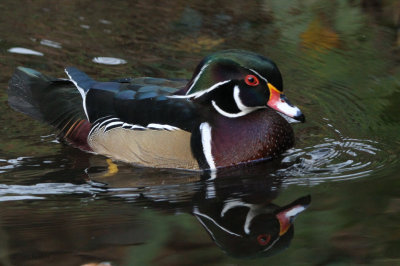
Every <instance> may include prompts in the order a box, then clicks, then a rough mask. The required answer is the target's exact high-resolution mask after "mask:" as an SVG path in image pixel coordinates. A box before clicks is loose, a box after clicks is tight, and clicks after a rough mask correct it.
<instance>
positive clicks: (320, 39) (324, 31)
mask: <svg viewBox="0 0 400 266" xmlns="http://www.w3.org/2000/svg"><path fill="white" fill-rule="evenodd" d="M300 39H301V44H302V46H303V47H306V48H310V49H313V50H316V51H319V52H323V51H326V50H330V49H333V48H338V47H339V46H340V38H339V35H338V34H337V33H336V32H335V31H334V30H332V29H331V28H330V27H328V26H326V25H324V23H323V21H322V20H321V19H320V18H318V17H317V18H316V19H314V20H312V21H311V22H310V24H309V25H308V27H307V30H306V31H305V32H303V33H302V34H300Z"/></svg>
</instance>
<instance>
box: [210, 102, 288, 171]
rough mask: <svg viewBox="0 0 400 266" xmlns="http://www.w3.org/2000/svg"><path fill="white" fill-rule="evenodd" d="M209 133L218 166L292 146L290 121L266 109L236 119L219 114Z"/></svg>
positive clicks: (270, 154)
mask: <svg viewBox="0 0 400 266" xmlns="http://www.w3.org/2000/svg"><path fill="white" fill-rule="evenodd" d="M211 134H212V148H211V149H212V151H211V152H212V155H213V157H214V161H215V164H216V166H217V167H218V166H231V165H236V164H240V163H246V162H250V161H254V160H260V159H267V158H274V157H277V156H278V155H280V154H281V153H283V152H284V151H285V150H287V149H289V148H291V147H293V145H294V133H293V129H292V127H291V126H290V124H289V123H288V122H287V121H286V119H284V118H283V117H281V116H280V115H279V114H277V113H276V112H275V111H274V110H272V109H269V108H266V109H260V110H258V111H255V112H252V113H250V114H248V115H245V116H242V117H238V118H227V117H223V116H219V117H218V118H217V119H215V120H214V123H213V129H212V133H211Z"/></svg>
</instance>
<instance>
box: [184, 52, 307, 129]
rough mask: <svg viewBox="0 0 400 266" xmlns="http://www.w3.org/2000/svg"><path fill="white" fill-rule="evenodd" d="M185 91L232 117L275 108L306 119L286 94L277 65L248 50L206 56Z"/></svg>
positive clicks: (224, 114) (187, 96)
mask: <svg viewBox="0 0 400 266" xmlns="http://www.w3.org/2000/svg"><path fill="white" fill-rule="evenodd" d="M184 91H185V93H186V95H184V96H183V97H186V98H190V99H192V100H193V101H195V102H198V103H201V104H204V105H210V106H212V108H213V109H214V110H215V111H216V112H218V113H219V114H221V115H223V116H225V117H229V118H235V117H241V116H244V115H246V114H248V113H251V112H253V111H255V110H258V109H262V108H272V109H275V110H276V111H278V112H280V113H282V114H285V115H286V116H289V117H291V118H293V119H295V120H297V121H301V122H304V121H305V117H304V115H303V114H302V112H301V111H300V109H299V108H297V107H296V106H294V105H292V104H291V103H290V102H289V100H288V99H287V97H286V96H285V95H284V94H283V82H282V76H281V73H280V71H279V69H278V67H277V66H276V64H275V63H274V62H272V61H271V60H270V59H268V58H266V57H264V56H261V55H258V54H255V53H252V52H249V51H243V50H226V51H221V52H217V53H214V54H211V55H209V56H207V57H206V58H204V59H203V60H202V61H201V62H200V64H199V65H198V66H197V68H196V70H195V72H194V74H193V77H192V78H191V80H190V81H189V83H188V84H187V86H186V87H185V89H184Z"/></svg>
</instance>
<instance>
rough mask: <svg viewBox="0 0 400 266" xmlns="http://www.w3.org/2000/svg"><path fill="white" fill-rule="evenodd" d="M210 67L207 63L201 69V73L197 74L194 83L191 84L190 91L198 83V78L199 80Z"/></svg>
mask: <svg viewBox="0 0 400 266" xmlns="http://www.w3.org/2000/svg"><path fill="white" fill-rule="evenodd" d="M207 67H208V64H205V65H204V66H203V67H202V68H201V69H200V71H199V73H198V74H197V76H196V77H195V78H194V80H193V83H192V85H191V86H190V88H189V89H188V91H187V92H188V93H189V92H190V90H191V89H192V88H193V86H194V85H195V84H196V82H197V80H199V78H200V76H201V74H203V72H204V70H205V69H206V68H207Z"/></svg>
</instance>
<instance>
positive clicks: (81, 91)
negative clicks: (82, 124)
mask: <svg viewBox="0 0 400 266" xmlns="http://www.w3.org/2000/svg"><path fill="white" fill-rule="evenodd" d="M64 71H65V73H67V76H68V78H69V80H70V81H71V82H72V83H74V85H75V87H76V88H77V89H78V91H79V93H80V94H81V96H82V105H83V110H84V111H85V115H86V117H87V119H88V120H89V116H88V113H87V110H86V93H85V90H84V89H82V88H81V87H79V86H78V83H76V81H75V80H73V79H72V77H71V76H70V75H69V73H68V71H67V70H66V69H64Z"/></svg>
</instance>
